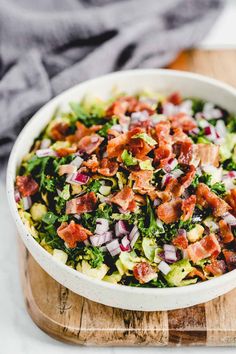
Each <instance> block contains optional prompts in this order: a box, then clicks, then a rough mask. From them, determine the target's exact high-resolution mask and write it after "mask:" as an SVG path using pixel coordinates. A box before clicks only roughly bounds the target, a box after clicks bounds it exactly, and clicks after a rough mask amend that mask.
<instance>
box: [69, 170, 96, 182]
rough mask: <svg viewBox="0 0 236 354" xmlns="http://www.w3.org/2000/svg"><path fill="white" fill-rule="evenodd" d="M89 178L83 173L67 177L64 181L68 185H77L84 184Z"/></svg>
mask: <svg viewBox="0 0 236 354" xmlns="http://www.w3.org/2000/svg"><path fill="white" fill-rule="evenodd" d="M89 178H90V177H89V176H88V175H85V174H83V173H80V172H77V173H73V174H72V175H68V177H67V179H66V181H67V182H68V183H78V184H86V183H87V182H88V180H89Z"/></svg>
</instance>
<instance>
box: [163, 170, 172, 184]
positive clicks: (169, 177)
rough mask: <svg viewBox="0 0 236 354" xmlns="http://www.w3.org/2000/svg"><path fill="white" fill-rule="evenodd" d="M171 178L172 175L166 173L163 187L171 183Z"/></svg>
mask: <svg viewBox="0 0 236 354" xmlns="http://www.w3.org/2000/svg"><path fill="white" fill-rule="evenodd" d="M171 178H172V175H171V174H170V173H166V174H165V175H164V176H163V177H162V181H161V185H162V187H164V186H166V185H167V184H168V183H169V182H170V180H171Z"/></svg>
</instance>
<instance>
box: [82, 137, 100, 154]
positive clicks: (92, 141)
mask: <svg viewBox="0 0 236 354" xmlns="http://www.w3.org/2000/svg"><path fill="white" fill-rule="evenodd" d="M103 140H104V138H102V137H101V136H100V135H98V134H92V135H90V136H84V137H83V138H82V139H81V140H80V141H79V143H78V149H79V150H82V151H85V152H86V153H87V154H92V152H94V151H95V150H96V149H97V148H98V147H99V145H100V144H101V143H102V142H103Z"/></svg>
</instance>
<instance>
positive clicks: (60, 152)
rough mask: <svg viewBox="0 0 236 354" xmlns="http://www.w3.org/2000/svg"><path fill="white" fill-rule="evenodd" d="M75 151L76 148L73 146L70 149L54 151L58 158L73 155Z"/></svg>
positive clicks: (63, 148)
mask: <svg viewBox="0 0 236 354" xmlns="http://www.w3.org/2000/svg"><path fill="white" fill-rule="evenodd" d="M76 151H77V147H76V146H75V145H72V146H70V147H61V148H59V149H56V153H57V155H58V156H59V157H64V156H67V155H70V154H74V153H75V152H76Z"/></svg>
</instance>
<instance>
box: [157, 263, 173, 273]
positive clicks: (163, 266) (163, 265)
mask: <svg viewBox="0 0 236 354" xmlns="http://www.w3.org/2000/svg"><path fill="white" fill-rule="evenodd" d="M158 268H159V270H160V271H161V272H162V273H163V274H164V275H167V274H168V273H169V272H170V271H171V268H170V266H169V264H167V263H166V262H165V261H161V262H160V263H159V264H158Z"/></svg>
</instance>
